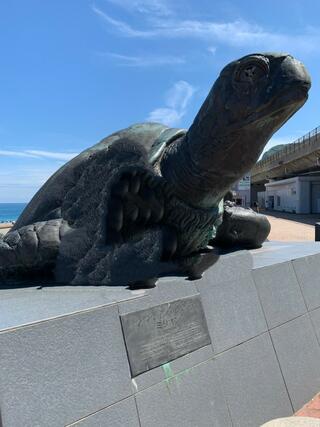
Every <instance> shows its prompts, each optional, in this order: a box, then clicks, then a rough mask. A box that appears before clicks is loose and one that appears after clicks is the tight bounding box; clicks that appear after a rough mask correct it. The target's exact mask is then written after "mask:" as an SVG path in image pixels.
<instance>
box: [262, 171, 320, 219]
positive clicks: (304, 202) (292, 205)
mask: <svg viewBox="0 0 320 427" xmlns="http://www.w3.org/2000/svg"><path fill="white" fill-rule="evenodd" d="M265 186H266V191H265V195H264V200H265V206H266V208H267V209H274V210H276V211H284V212H294V213H297V214H304V213H305V214H308V213H320V176H314V177H312V176H297V177H294V178H288V179H282V180H280V181H273V182H269V183H268V184H265ZM259 198H260V200H262V198H263V195H262V194H261V193H259Z"/></svg>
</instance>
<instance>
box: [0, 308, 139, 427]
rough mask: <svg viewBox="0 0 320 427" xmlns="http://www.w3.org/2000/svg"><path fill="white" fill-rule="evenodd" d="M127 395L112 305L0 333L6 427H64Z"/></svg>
mask: <svg viewBox="0 0 320 427" xmlns="http://www.w3.org/2000/svg"><path fill="white" fill-rule="evenodd" d="M131 393H132V392H131V377H130V371H129V365H128V361H127V356H126V350H125V346H124V341H123V337H122V332H121V325H120V320H119V315H118V310H117V306H116V305H113V306H108V307H105V308H100V309H96V310H92V311H89V312H84V313H79V314H74V315H70V316H66V317H60V318H57V319H53V320H50V321H46V322H42V323H38V324H34V325H31V326H27V327H22V328H18V329H15V330H11V331H7V332H2V333H0V405H1V408H0V410H1V416H2V423H3V425H4V426H5V427H35V426H39V427H40V426H41V427H42V426H45V427H51V426H54V427H55V426H63V425H66V424H70V423H72V422H74V421H75V420H78V419H80V418H83V417H85V416H88V415H89V414H92V413H93V412H95V411H98V410H99V409H101V408H104V407H107V406H109V405H111V404H113V403H115V402H117V401H119V400H121V399H124V398H126V397H129V396H130V394H131ZM17 408H19V410H17Z"/></svg>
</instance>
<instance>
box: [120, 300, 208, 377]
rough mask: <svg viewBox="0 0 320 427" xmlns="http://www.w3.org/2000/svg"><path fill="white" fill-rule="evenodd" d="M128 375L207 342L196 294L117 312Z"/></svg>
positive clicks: (205, 328)
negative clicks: (122, 313) (125, 352)
mask: <svg viewBox="0 0 320 427" xmlns="http://www.w3.org/2000/svg"><path fill="white" fill-rule="evenodd" d="M121 323H122V329H123V334H124V339H125V343H126V347H127V352H128V358H129V363H130V368H131V373H132V376H136V375H139V374H141V373H143V372H146V371H148V370H150V369H153V368H156V367H157V366H160V365H163V364H164V363H167V362H170V361H171V360H174V359H176V358H178V357H180V356H183V355H185V354H187V353H190V352H192V351H194V350H197V349H199V348H201V347H204V346H205V345H208V344H210V343H211V340H210V336H209V332H208V327H207V322H206V318H205V315H204V311H203V308H202V303H201V299H200V297H199V296H194V297H188V298H183V299H180V300H176V301H172V302H169V303H165V304H161V305H158V306H156V307H152V308H147V309H145V310H141V311H136V312H133V313H129V314H125V315H124V316H121Z"/></svg>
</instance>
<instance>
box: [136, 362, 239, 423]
mask: <svg viewBox="0 0 320 427" xmlns="http://www.w3.org/2000/svg"><path fill="white" fill-rule="evenodd" d="M136 401H137V406H138V411H139V416H140V421H141V427H151V426H152V427H177V426H184V427H195V426H197V427H220V426H223V427H231V426H232V424H231V420H230V415H229V412H228V408H227V405H226V401H225V398H224V396H223V393H222V389H221V387H220V383H219V378H218V373H217V366H216V362H215V361H214V360H209V361H207V362H204V363H201V364H200V365H197V366H194V367H193V368H191V369H188V370H186V371H183V372H181V373H180V374H178V375H174V376H172V377H168V379H167V380H166V381H163V382H161V383H159V384H157V385H155V386H153V387H150V388H148V389H146V390H144V391H142V392H141V393H138V394H137V395H136Z"/></svg>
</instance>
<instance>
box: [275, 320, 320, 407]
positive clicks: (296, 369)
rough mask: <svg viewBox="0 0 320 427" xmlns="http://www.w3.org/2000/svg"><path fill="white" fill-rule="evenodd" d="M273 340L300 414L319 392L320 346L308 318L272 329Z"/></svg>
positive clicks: (294, 403)
mask: <svg viewBox="0 0 320 427" xmlns="http://www.w3.org/2000/svg"><path fill="white" fill-rule="evenodd" d="M271 337H272V340H273V343H274V347H275V350H276V353H277V356H278V360H279V363H280V366H281V370H282V373H283V376H284V379H285V382H286V385H287V388H288V392H289V395H290V398H291V401H292V404H293V408H294V410H295V411H297V410H298V409H300V408H301V407H302V405H304V404H305V403H306V402H307V401H308V400H310V399H311V398H312V397H313V396H314V395H315V394H316V393H317V392H318V391H319V390H320V346H319V343H318V341H317V339H316V335H315V332H314V330H313V327H312V324H311V321H310V318H309V315H304V316H302V317H299V318H297V319H294V320H291V321H290V322H288V323H286V324H284V325H281V326H279V327H277V328H275V329H273V330H272V331H271Z"/></svg>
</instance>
